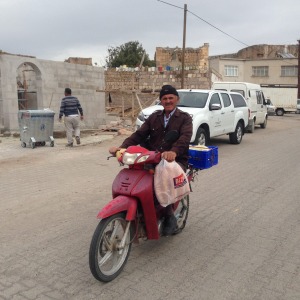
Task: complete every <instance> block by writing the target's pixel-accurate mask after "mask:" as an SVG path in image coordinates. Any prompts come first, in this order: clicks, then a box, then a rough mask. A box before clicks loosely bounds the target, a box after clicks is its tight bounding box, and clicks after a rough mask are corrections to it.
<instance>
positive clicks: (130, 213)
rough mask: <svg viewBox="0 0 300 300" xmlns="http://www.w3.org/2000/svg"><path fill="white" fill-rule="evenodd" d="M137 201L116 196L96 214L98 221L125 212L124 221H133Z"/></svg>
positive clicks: (127, 197)
mask: <svg viewBox="0 0 300 300" xmlns="http://www.w3.org/2000/svg"><path fill="white" fill-rule="evenodd" d="M136 210H137V200H136V199H135V198H133V197H130V196H123V195H120V196H117V197H116V198H114V199H113V200H111V201H110V202H109V203H108V204H106V205H105V206H104V207H103V208H102V209H101V211H100V212H99V213H98V215H97V218H98V219H104V218H107V217H110V216H112V215H115V214H117V213H119V212H122V211H126V212H127V213H126V220H127V221H133V220H134V219H135V217H136Z"/></svg>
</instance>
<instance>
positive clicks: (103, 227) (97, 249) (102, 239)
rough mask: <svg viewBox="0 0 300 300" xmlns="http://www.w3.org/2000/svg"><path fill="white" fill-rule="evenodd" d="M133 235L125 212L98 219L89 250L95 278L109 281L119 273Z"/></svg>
mask: <svg viewBox="0 0 300 300" xmlns="http://www.w3.org/2000/svg"><path fill="white" fill-rule="evenodd" d="M133 235H134V230H133V226H132V224H131V222H128V221H126V220H125V213H119V214H115V215H113V216H110V217H108V218H105V219H102V220H101V221H100V223H99V224H98V226H97V228H96V230H95V232H94V235H93V238H92V241H91V245H90V252H89V264H90V270H91V272H92V274H93V276H94V277H95V278H96V279H97V280H99V281H102V282H109V281H111V280H113V279H115V278H116V277H117V276H118V275H119V274H120V273H121V271H122V270H123V268H124V266H125V264H126V262H127V259H128V256H129V253H130V250H131V242H132V240H133Z"/></svg>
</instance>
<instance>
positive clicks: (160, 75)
mask: <svg viewBox="0 0 300 300" xmlns="http://www.w3.org/2000/svg"><path fill="white" fill-rule="evenodd" d="M165 84H171V85H173V86H174V87H176V88H177V89H180V88H181V71H159V70H158V68H155V70H154V71H153V69H152V68H151V69H149V70H148V71H140V72H135V71H132V72H127V71H116V70H115V69H111V70H107V71H105V90H106V106H107V107H114V108H116V109H115V110H116V111H119V115H120V116H122V113H124V112H125V115H126V111H128V110H130V113H129V115H130V116H132V117H135V116H136V115H137V114H138V112H139V111H140V109H141V108H144V107H147V106H149V105H150V104H151V103H152V102H153V101H154V100H155V99H156V98H157V96H158V92H159V91H160V89H161V87H162V86H163V85H165ZM210 85H211V82H210V72H209V71H208V70H200V69H198V70H186V71H185V72H184V88H186V89H209V87H210ZM109 94H110V98H111V102H109ZM137 98H139V100H140V103H139V101H138V99H137ZM118 108H119V110H118ZM122 109H123V112H121V110H122ZM131 109H133V111H131Z"/></svg>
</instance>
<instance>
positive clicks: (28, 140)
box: [18, 110, 55, 149]
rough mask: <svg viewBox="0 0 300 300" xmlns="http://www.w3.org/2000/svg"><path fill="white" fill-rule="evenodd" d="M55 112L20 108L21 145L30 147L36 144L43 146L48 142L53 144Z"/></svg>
mask: <svg viewBox="0 0 300 300" xmlns="http://www.w3.org/2000/svg"><path fill="white" fill-rule="evenodd" d="M54 115H55V113H54V112H53V111H51V110H20V111H19V113H18V120H19V128H20V140H21V146H22V147H26V145H27V144H28V145H29V146H30V147H31V148H32V149H33V148H35V146H36V145H41V146H45V145H46V142H50V146H51V147H53V146H54V138H53V125H54Z"/></svg>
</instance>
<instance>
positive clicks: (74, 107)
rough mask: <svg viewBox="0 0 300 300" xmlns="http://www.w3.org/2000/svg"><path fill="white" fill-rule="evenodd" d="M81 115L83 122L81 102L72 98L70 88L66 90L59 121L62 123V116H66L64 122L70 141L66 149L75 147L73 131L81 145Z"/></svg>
mask: <svg viewBox="0 0 300 300" xmlns="http://www.w3.org/2000/svg"><path fill="white" fill-rule="evenodd" d="M79 113H80V120H83V110H82V107H81V105H80V102H79V100H78V99H77V98H76V97H74V96H72V91H71V89H70V88H65V97H64V98H62V100H61V105H60V110H59V119H58V120H59V122H61V118H62V116H63V115H64V116H65V117H64V121H65V126H66V132H67V139H68V144H67V145H66V147H73V131H74V135H75V139H76V143H77V145H79V144H80V127H79Z"/></svg>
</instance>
